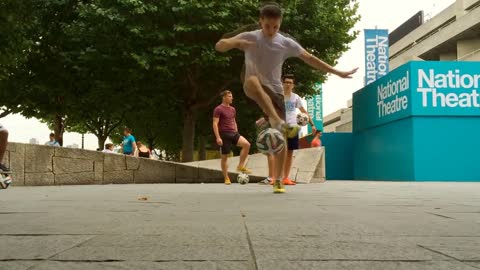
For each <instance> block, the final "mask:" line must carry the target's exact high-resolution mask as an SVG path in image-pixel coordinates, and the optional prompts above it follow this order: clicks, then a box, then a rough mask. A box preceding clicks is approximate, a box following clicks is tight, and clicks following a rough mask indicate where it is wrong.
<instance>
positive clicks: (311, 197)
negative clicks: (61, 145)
mask: <svg viewBox="0 0 480 270" xmlns="http://www.w3.org/2000/svg"><path fill="white" fill-rule="evenodd" d="M479 192H480V183H413V182H410V183H406V182H397V183H392V182H345V181H328V182H325V183H322V184H310V185H297V186H295V187H289V188H288V193H286V194H281V195H276V194H272V193H271V187H270V186H262V185H258V184H249V185H245V186H241V185H238V184H233V185H231V186H225V185H222V184H153V185H147V184H144V185H139V184H135V185H128V184H127V185H91V186H49V187H46V186H38V187H24V186H19V187H11V188H10V189H8V190H1V191H0V228H2V230H1V231H0V269H21V270H23V269H25V270H26V269H29V270H32V269H34V270H43V269H54V270H55V269H74V270H75V269H81V270H90V269H180V270H182V269H226V270H230V269H232V270H237V269H238V270H240V269H241V270H243V269H246V270H257V269H261V270H264V269H275V270H282V269H285V270H291V269H332V270H336V269H374V270H375V269H379V270H380V269H382V270H383V269H408V270H410V269H427V270H430V269H431V270H443V269H445V270H447V269H448V270H450V269H465V270H474V269H480V255H479V254H480V196H478V194H479ZM143 198H146V200H140V199H143Z"/></svg>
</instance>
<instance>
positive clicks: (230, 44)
mask: <svg viewBox="0 0 480 270" xmlns="http://www.w3.org/2000/svg"><path fill="white" fill-rule="evenodd" d="M253 44H254V43H253V42H251V41H248V40H245V39H239V38H237V37H233V38H224V39H220V40H219V41H218V42H217V44H215V50H217V51H219V52H228V51H230V50H231V49H239V50H244V49H246V48H247V47H248V46H250V45H253Z"/></svg>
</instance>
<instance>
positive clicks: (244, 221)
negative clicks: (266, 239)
mask: <svg viewBox="0 0 480 270" xmlns="http://www.w3.org/2000/svg"><path fill="white" fill-rule="evenodd" d="M240 215H241V216H242V219H243V226H244V227H245V232H246V233H247V242H248V249H249V250H250V255H251V256H252V260H253V267H254V268H253V269H254V270H258V264H257V257H256V256H255V250H254V249H253V244H252V240H251V238H250V233H249V232H248V227H247V222H246V220H245V218H246V217H247V215H245V213H243V211H242V210H240Z"/></svg>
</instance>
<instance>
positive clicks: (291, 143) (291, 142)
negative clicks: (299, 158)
mask: <svg viewBox="0 0 480 270" xmlns="http://www.w3.org/2000/svg"><path fill="white" fill-rule="evenodd" d="M299 140H300V139H299V138H298V135H297V136H295V137H293V138H287V142H288V151H293V150H297V149H298V148H299V147H298V142H299Z"/></svg>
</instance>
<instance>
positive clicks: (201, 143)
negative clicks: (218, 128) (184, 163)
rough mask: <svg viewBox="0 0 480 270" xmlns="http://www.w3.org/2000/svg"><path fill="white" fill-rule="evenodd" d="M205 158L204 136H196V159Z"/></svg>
mask: <svg viewBox="0 0 480 270" xmlns="http://www.w3.org/2000/svg"><path fill="white" fill-rule="evenodd" d="M205 159H207V149H206V148H205V137H204V136H200V137H199V138H198V160H205Z"/></svg>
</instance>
